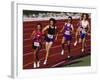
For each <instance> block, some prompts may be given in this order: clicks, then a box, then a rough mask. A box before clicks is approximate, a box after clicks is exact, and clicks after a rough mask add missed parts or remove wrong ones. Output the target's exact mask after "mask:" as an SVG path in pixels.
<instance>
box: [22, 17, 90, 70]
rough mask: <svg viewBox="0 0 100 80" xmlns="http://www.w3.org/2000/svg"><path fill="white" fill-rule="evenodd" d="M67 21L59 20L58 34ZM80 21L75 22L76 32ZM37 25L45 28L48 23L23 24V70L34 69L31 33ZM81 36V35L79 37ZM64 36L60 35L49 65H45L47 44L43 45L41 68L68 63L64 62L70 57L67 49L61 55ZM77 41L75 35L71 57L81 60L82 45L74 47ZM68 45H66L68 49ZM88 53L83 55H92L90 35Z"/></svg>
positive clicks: (40, 53)
mask: <svg viewBox="0 0 100 80" xmlns="http://www.w3.org/2000/svg"><path fill="white" fill-rule="evenodd" d="M64 22H65V20H57V24H56V25H57V27H58V32H59V31H60V30H61V28H62V26H63V25H64ZM77 22H78V20H76V19H75V20H73V26H74V28H75V31H76V28H77V26H76V24H77ZM37 23H41V24H42V25H43V27H44V26H46V25H47V24H48V21H31V22H23V69H33V62H34V61H33V51H32V40H31V38H30V36H31V33H32V31H33V29H34V27H35V26H36V24H37ZM78 36H79V35H78ZM62 37H63V34H62V33H59V36H58V40H57V41H55V42H54V44H53V46H52V48H51V51H50V54H49V56H48V62H47V65H43V61H44V58H45V53H46V51H45V42H44V43H43V44H42V45H43V47H42V49H41V50H40V52H39V58H40V62H41V63H40V68H52V67H56V66H59V65H61V64H63V63H67V62H66V61H64V60H65V59H66V56H67V55H68V54H67V53H68V52H67V49H65V54H64V55H61V53H60V52H61V40H62ZM74 41H75V33H74V34H73V36H72V43H71V55H72V56H73V57H74V58H79V57H80V55H81V44H80V43H78V44H77V46H74ZM66 45H67V44H65V47H66ZM85 51H86V53H85V54H83V55H84V56H87V55H91V35H88V36H87V38H86V49H85Z"/></svg>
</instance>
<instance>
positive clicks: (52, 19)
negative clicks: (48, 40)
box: [49, 18, 56, 26]
mask: <svg viewBox="0 0 100 80" xmlns="http://www.w3.org/2000/svg"><path fill="white" fill-rule="evenodd" d="M50 21H53V23H54V26H55V24H56V20H55V19H54V18H50V19H49V23H50Z"/></svg>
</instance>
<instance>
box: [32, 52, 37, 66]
mask: <svg viewBox="0 0 100 80" xmlns="http://www.w3.org/2000/svg"><path fill="white" fill-rule="evenodd" d="M33 59H34V60H33V61H34V63H33V66H34V68H36V62H37V60H36V50H34V52H33Z"/></svg>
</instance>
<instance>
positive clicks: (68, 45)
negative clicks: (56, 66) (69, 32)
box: [67, 41, 70, 58]
mask: <svg viewBox="0 0 100 80" xmlns="http://www.w3.org/2000/svg"><path fill="white" fill-rule="evenodd" d="M67 48H68V58H70V41H67Z"/></svg>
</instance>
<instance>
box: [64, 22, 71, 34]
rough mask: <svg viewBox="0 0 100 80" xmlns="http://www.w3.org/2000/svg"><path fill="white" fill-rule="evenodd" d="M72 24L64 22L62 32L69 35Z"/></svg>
mask: <svg viewBox="0 0 100 80" xmlns="http://www.w3.org/2000/svg"><path fill="white" fill-rule="evenodd" d="M71 26H72V25H71V24H65V26H64V34H65V35H71V30H72V27H71Z"/></svg>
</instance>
